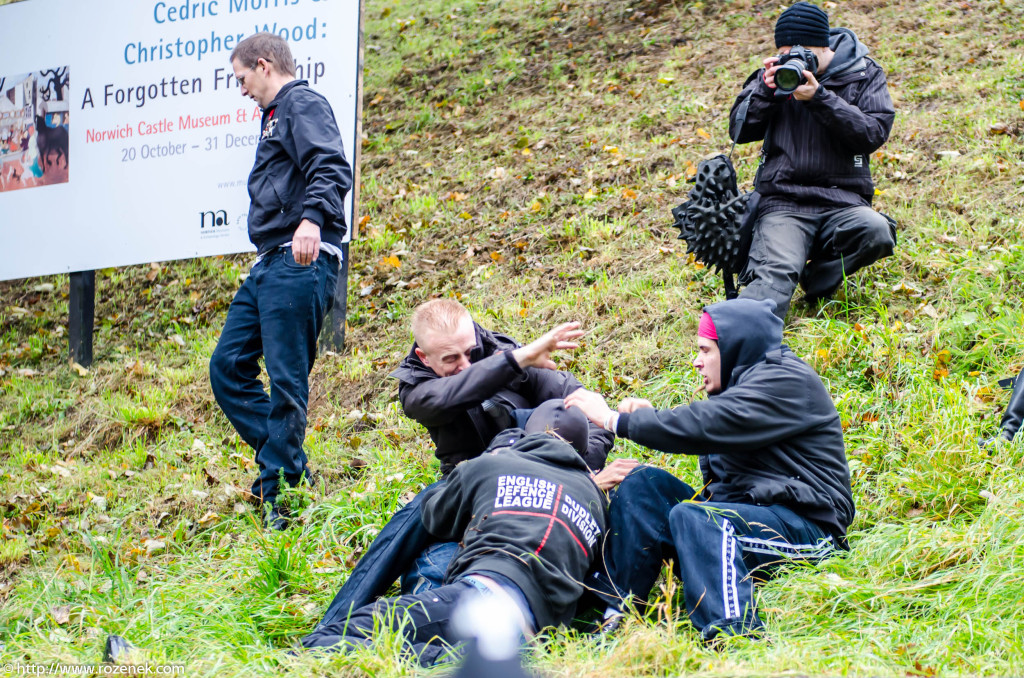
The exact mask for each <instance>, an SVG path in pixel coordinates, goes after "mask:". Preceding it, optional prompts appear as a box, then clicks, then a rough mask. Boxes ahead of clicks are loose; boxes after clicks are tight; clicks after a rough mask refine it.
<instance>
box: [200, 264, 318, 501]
mask: <svg viewBox="0 0 1024 678" xmlns="http://www.w3.org/2000/svg"><path fill="white" fill-rule="evenodd" d="M337 280H338V260H337V258H336V257H334V256H331V255H329V254H326V253H324V252H321V253H320V256H319V257H318V258H317V260H316V261H315V262H313V263H312V264H310V265H308V266H302V265H300V264H297V263H296V262H295V259H293V258H292V251H291V249H290V248H279V249H276V250H274V251H272V252H270V253H268V254H267V255H266V256H265V257H264V258H263V259H262V260H260V262H259V263H257V264H256V265H255V266H253V268H252V271H251V272H250V273H249V277H247V278H246V279H245V282H244V283H242V286H241V288H239V290H238V293H237V294H235V298H234V300H233V301H232V302H231V307H230V308H229V309H228V317H227V321H226V322H225V323H224V330H223V331H222V332H221V335H220V341H218V342H217V348H216V349H215V350H214V352H213V356H212V357H211V358H210V385H211V386H212V387H213V395H214V397H215V398H216V399H217V404H218V405H220V408H221V409H222V410H223V411H224V414H225V415H227V418H228V420H229V421H230V422H231V424H232V426H234V427H235V430H236V431H238V434H239V435H240V436H241V437H242V440H244V441H245V442H246V443H247V444H248V445H250V446H251V447H252V448H253V449H254V450H255V451H256V461H257V462H258V463H259V466H260V475H259V478H257V479H256V481H255V482H254V483H253V485H252V493H253V494H254V495H255V496H256V497H258V498H260V499H261V500H263V501H264V502H269V503H271V504H273V503H274V502H275V501H276V500H277V493H278V475H279V474H280V473H281V472H283V473H284V477H285V480H287V482H288V483H289V484H296V483H298V482H299V481H300V480H301V479H302V477H303V475H304V474H308V468H307V466H306V453H305V452H304V451H303V449H302V441H303V439H304V438H305V435H306V405H307V402H308V400H309V373H310V371H312V369H313V362H314V361H315V360H316V341H317V337H318V336H319V334H320V328H321V327H322V326H323V321H324V317H325V316H326V315H327V313H328V311H330V309H331V305H332V304H333V301H334V286H335V283H336V282H337ZM260 356H263V358H264V361H265V364H266V367H267V374H268V375H269V376H270V395H269V396H268V395H267V392H266V391H265V390H264V389H263V384H262V383H261V382H260V379H259V376H260V365H259V359H260Z"/></svg>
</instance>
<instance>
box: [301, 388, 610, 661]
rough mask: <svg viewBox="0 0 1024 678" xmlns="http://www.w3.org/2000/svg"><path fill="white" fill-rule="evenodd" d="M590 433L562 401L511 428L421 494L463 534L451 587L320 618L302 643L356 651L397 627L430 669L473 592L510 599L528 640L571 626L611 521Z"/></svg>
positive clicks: (444, 527)
mask: <svg viewBox="0 0 1024 678" xmlns="http://www.w3.org/2000/svg"><path fill="white" fill-rule="evenodd" d="M587 438H588V424H587V418H586V417H585V416H584V415H583V413H582V412H580V411H579V410H578V409H575V408H571V409H566V408H565V407H563V406H562V404H561V402H558V401H552V402H550V403H546V404H545V405H542V406H541V407H538V408H536V410H535V411H534V413H533V414H532V415H531V416H530V418H529V420H528V421H527V423H526V430H525V431H523V430H518V429H515V430H510V431H506V432H505V433H504V434H503V435H502V436H500V437H499V438H496V439H495V441H494V445H493V446H492V448H491V449H489V450H488V452H490V453H489V454H483V455H482V456H479V457H477V458H475V459H473V460H470V461H467V462H465V463H462V464H459V465H458V466H457V467H456V468H455V469H454V470H453V471H452V473H451V474H450V475H449V476H448V480H447V482H445V483H444V484H440V485H436V486H434V487H433V489H432V490H425V491H424V492H423V493H422V494H421V497H422V496H424V495H426V496H425V498H424V499H422V501H421V506H420V510H419V511H418V513H420V517H421V519H422V521H423V524H424V525H425V526H426V529H427V530H428V531H429V532H430V533H431V534H433V535H434V536H435V537H436V538H437V539H441V540H456V541H461V544H460V545H459V548H458V551H457V552H456V555H455V558H454V560H453V561H452V563H451V566H450V568H449V569H448V576H447V579H446V584H445V585H444V586H442V587H440V588H435V589H431V590H428V591H425V592H421V593H416V594H408V595H403V596H398V597H396V598H386V599H383V600H379V601H377V602H376V603H373V604H370V605H366V606H364V607H361V608H360V609H358V610H356V611H355V612H353V613H352V614H351V615H348V617H347V618H345V617H340V618H337V619H335V620H333V621H331V622H329V623H326V624H324V623H321V625H320V626H318V627H317V629H316V630H315V631H314V632H313V633H312V634H310V635H309V636H307V637H306V638H305V639H303V641H302V644H303V645H304V646H305V647H307V648H326V647H332V648H336V649H339V650H344V651H348V650H352V649H355V648H359V647H365V646H369V645H371V644H372V643H373V636H374V632H375V630H378V629H384V628H390V629H392V630H394V631H398V632H401V633H402V634H404V636H405V639H406V641H407V643H408V644H409V645H410V646H411V648H412V651H413V653H414V654H415V655H416V657H417V658H418V659H419V661H420V663H421V664H423V665H424V666H430V665H432V664H435V663H437V662H438V661H439V660H441V659H443V658H444V657H445V656H447V655H448V654H449V653H450V651H451V650H452V649H453V646H454V645H455V644H456V643H457V642H458V640H459V638H457V637H456V634H455V632H454V630H453V628H452V624H451V615H452V612H453V611H454V610H455V607H456V605H457V604H458V603H459V602H460V601H461V600H463V599H466V598H468V597H472V596H494V597H496V598H498V599H504V600H505V601H508V602H511V603H512V606H511V607H512V609H514V610H516V611H517V612H518V616H519V622H520V626H521V628H522V630H523V634H524V636H525V637H530V636H531V635H532V634H533V633H535V632H536V631H539V630H540V629H542V628H544V627H547V626H554V625H557V624H563V623H567V622H568V621H569V620H570V619H571V618H572V616H573V613H574V612H575V609H576V601H577V600H578V599H579V597H580V596H581V595H582V593H583V578H584V574H585V573H586V572H587V570H588V569H589V568H590V566H591V564H592V563H593V562H594V559H595V557H594V552H595V550H596V549H597V548H598V545H599V543H600V538H601V536H602V534H603V533H604V531H605V526H606V522H605V520H606V518H605V508H606V499H605V496H604V493H603V492H601V491H600V490H599V489H598V487H597V485H596V484H595V483H594V480H593V478H592V477H591V471H590V469H589V468H588V467H587V464H586V462H585V461H584V458H583V455H584V454H585V453H586V451H587Z"/></svg>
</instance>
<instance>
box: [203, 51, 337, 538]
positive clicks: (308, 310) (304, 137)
mask: <svg viewBox="0 0 1024 678" xmlns="http://www.w3.org/2000/svg"><path fill="white" fill-rule="evenodd" d="M231 66H232V68H233V69H234V74H235V78H236V79H237V80H238V84H239V87H240V88H241V91H242V95H243V96H247V97H249V98H251V99H252V100H253V101H255V102H256V103H257V104H259V106H260V108H262V109H263V119H262V122H261V129H262V133H261V136H260V141H259V145H258V146H257V149H256V162H255V164H254V165H253V168H252V172H251V173H250V174H249V198H250V200H251V205H250V208H249V239H250V240H251V241H252V243H253V244H254V245H256V249H257V258H256V264H255V265H254V266H253V268H252V271H251V272H250V273H249V276H248V277H247V278H246V280H245V282H244V283H243V284H242V287H241V288H240V289H239V290H238V293H237V294H236V295H235V298H234V301H232V302H231V308H230V309H229V310H228V317H227V321H226V322H225V324H224V330H223V332H222V333H221V337H220V341H219V342H218V343H217V348H216V349H215V350H214V352H213V357H212V358H211V359H210V384H211V386H212V388H213V393H214V397H215V398H216V399H217V404H218V405H220V407H221V409H222V410H223V411H224V414H225V415H226V416H227V418H228V419H229V420H230V421H231V424H232V425H233V426H234V427H235V430H236V431H238V434H239V435H240V436H241V437H242V439H243V440H245V442H246V443H248V444H249V445H250V446H252V448H253V449H254V450H255V451H256V461H257V462H258V463H259V466H260V475H259V478H257V479H256V481H255V482H254V483H253V486H252V493H253V495H255V496H256V498H257V499H259V500H260V501H261V502H262V503H263V506H264V516H265V520H266V524H267V526H268V527H270V528H273V529H284V528H285V527H286V526H287V521H286V518H285V516H283V515H282V514H281V511H280V508H279V507H278V506H277V495H278V485H279V482H280V478H282V477H283V478H284V480H285V481H286V482H288V483H289V484H292V485H294V484H297V483H299V482H301V481H302V479H303V478H304V477H307V478H308V475H309V470H308V468H307V466H306V454H305V452H304V451H303V449H302V442H303V439H304V437H305V434H306V405H307V401H308V398H309V373H310V371H311V370H312V369H313V362H314V360H315V359H316V342H317V336H318V335H319V334H320V328H321V327H322V325H323V320H324V317H325V316H326V315H327V312H328V311H329V310H330V308H331V304H332V301H333V298H334V286H335V283H336V282H337V277H338V268H339V264H340V262H341V244H342V239H343V237H344V235H345V231H346V228H347V226H346V224H345V215H344V210H343V203H344V199H345V194H346V193H348V191H349V189H350V188H351V187H352V169H351V167H350V166H349V163H348V161H347V160H346V159H345V152H344V149H343V148H342V142H341V133H340V132H339V130H338V124H337V122H336V120H335V118H334V112H333V111H332V110H331V106H330V104H328V103H327V100H326V99H325V98H324V97H323V96H322V95H320V94H318V93H316V92H314V91H313V90H311V89H310V88H309V85H308V84H307V82H306V81H305V80H299V79H296V77H295V60H294V59H293V58H292V53H291V50H290V49H289V47H288V43H287V42H285V41H284V40H283V39H282V38H281V37H279V36H277V35H274V34H272V33H257V34H255V35H252V36H250V37H248V38H246V39H245V40H243V41H242V42H240V43H238V46H237V47H236V48H235V50H234V51H233V52H232V53H231ZM261 355H262V356H263V357H264V360H265V364H266V368H267V374H268V375H269V376H270V395H269V396H268V395H267V392H266V391H265V390H264V388H263V384H262V383H261V382H260V380H259V375H260V367H259V362H258V361H259V358H260V356H261Z"/></svg>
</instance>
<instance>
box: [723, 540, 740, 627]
mask: <svg viewBox="0 0 1024 678" xmlns="http://www.w3.org/2000/svg"><path fill="white" fill-rule="evenodd" d="M735 534H736V528H734V527H733V526H732V523H731V522H729V521H728V520H724V521H722V602H723V603H724V604H725V617H726V618H727V619H732V618H736V617H739V616H740V595H739V592H738V591H737V590H736V564H735V560H736V540H735V539H734V536H735Z"/></svg>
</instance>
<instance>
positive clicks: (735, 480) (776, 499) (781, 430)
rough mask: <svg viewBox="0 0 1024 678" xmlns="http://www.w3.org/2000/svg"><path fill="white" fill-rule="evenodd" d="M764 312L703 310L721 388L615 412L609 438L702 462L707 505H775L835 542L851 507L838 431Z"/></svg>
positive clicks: (758, 308)
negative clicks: (658, 406) (685, 401)
mask: <svg viewBox="0 0 1024 678" xmlns="http://www.w3.org/2000/svg"><path fill="white" fill-rule="evenodd" d="M774 306H775V304H774V302H772V301H769V300H757V301H755V300H753V299H734V300H731V301H723V302H720V303H717V304H712V305H710V306H708V307H706V308H705V310H706V311H707V312H708V313H709V314H710V315H711V319H712V320H713V321H714V323H715V328H716V330H717V332H718V336H719V341H718V347H719V351H720V352H721V367H722V380H723V384H724V387H723V389H722V391H721V392H719V393H717V394H715V395H712V396H710V397H708V399H707V400H699V401H695V402H693V403H690V404H689V405H682V406H679V407H675V408H672V409H668V410H654V409H641V410H637V411H635V412H633V413H632V414H630V415H621V416H620V418H619V424H618V427H617V430H616V433H617V434H618V435H619V436H622V437H625V438H629V439H630V440H633V441H635V442H637V443H640V444H641V445H645V446H647V447H650V448H653V449H656V450H661V451H662V452H669V453H677V454H699V455H703V456H701V459H700V468H701V473H702V474H703V476H704V483H705V484H706V490H705V494H706V495H708V497H709V498H710V500H711V501H715V502H732V503H739V504H758V505H771V504H781V505H783V506H787V507H789V508H790V509H792V510H793V511H795V512H796V513H798V514H799V515H802V516H804V517H805V518H808V519H810V520H813V521H814V522H815V523H817V524H818V525H820V526H821V527H822V528H823V529H825V530H826V531H828V532H829V533H831V534H833V535H835V536H836V537H838V538H839V541H840V543H842V544H845V535H846V529H847V528H848V527H849V525H850V523H851V522H852V521H853V516H854V506H853V495H852V493H851V491H850V469H849V466H848V465H847V462H846V451H845V448H844V446H843V428H842V426H841V424H840V422H839V415H838V413H837V412H836V408H835V406H834V405H833V404H832V398H831V396H830V395H829V393H828V391H827V390H826V388H825V385H824V384H822V382H821V378H819V377H818V375H817V373H815V371H814V370H813V369H811V367H810V366H809V365H807V364H806V363H805V362H803V361H802V360H800V359H799V358H798V357H796V355H794V354H793V353H792V352H791V351H790V350H789V349H788V348H787V347H785V346H783V345H782V321H781V320H779V319H778V318H777V317H776V316H775V315H774V314H773V313H772V309H773V308H774Z"/></svg>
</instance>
